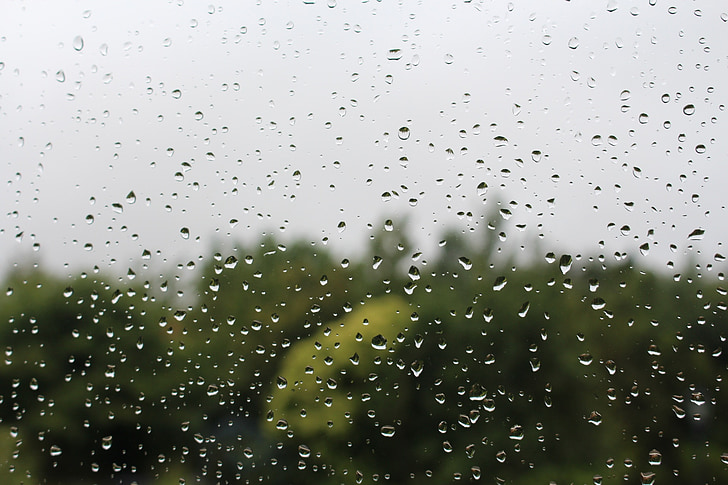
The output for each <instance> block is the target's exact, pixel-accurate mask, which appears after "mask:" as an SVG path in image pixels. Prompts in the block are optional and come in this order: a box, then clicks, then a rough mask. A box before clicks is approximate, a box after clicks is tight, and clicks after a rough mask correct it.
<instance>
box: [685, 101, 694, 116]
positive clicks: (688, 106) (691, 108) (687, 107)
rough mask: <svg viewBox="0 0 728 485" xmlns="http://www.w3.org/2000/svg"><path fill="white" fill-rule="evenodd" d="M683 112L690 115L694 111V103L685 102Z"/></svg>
mask: <svg viewBox="0 0 728 485" xmlns="http://www.w3.org/2000/svg"><path fill="white" fill-rule="evenodd" d="M683 113H685V114H686V115H688V116H690V115H692V114H694V113H695V105H692V104H686V105H685V106H683Z"/></svg>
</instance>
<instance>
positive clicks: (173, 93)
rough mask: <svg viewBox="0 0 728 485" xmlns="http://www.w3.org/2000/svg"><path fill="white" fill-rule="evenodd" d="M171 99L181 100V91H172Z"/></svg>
mask: <svg viewBox="0 0 728 485" xmlns="http://www.w3.org/2000/svg"><path fill="white" fill-rule="evenodd" d="M172 97H173V98H174V99H179V98H181V97H182V91H180V90H179V89H175V90H174V91H172Z"/></svg>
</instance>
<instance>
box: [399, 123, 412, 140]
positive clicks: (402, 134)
mask: <svg viewBox="0 0 728 485" xmlns="http://www.w3.org/2000/svg"><path fill="white" fill-rule="evenodd" d="M397 136H399V139H400V140H407V139H408V138H409V137H410V129H409V128H407V127H406V126H403V127H401V128H400V129H399V132H398V133H397Z"/></svg>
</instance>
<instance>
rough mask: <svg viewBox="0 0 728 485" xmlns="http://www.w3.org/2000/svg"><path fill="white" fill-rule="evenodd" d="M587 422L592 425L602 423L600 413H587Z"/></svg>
mask: <svg viewBox="0 0 728 485" xmlns="http://www.w3.org/2000/svg"><path fill="white" fill-rule="evenodd" d="M589 422H590V423H591V424H593V425H594V426H599V425H600V424H602V415H601V414H599V413H598V412H597V411H592V412H591V413H590V414H589Z"/></svg>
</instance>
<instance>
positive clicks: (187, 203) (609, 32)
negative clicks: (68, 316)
mask: <svg viewBox="0 0 728 485" xmlns="http://www.w3.org/2000/svg"><path fill="white" fill-rule="evenodd" d="M258 3H259V4H258V5H255V4H254V3H253V2H222V3H214V4H213V5H212V6H210V5H209V4H207V3H201V2H191V1H187V2H182V1H173V2H166V3H165V2H142V1H138V2H134V1H132V2H53V1H47V2H43V1H34V2H6V3H5V4H4V13H3V15H2V16H0V62H2V69H0V128H1V129H2V132H3V133H4V137H3V138H2V139H1V140H0V179H2V181H3V189H2V191H0V207H1V208H2V209H3V211H2V216H3V217H2V219H0V221H2V222H0V254H2V257H0V265H2V267H6V268H7V267H10V266H11V265H13V264H22V263H23V262H25V261H27V260H28V258H30V257H36V256H35V255H36V254H37V257H40V259H41V260H42V261H43V262H44V264H45V265H46V266H47V267H48V268H50V269H52V270H56V271H66V270H67V269H65V268H66V265H69V267H70V268H72V269H73V268H78V267H88V265H93V264H96V265H99V267H101V268H108V267H109V266H110V265H112V261H116V262H115V263H113V265H112V266H113V267H116V268H119V269H125V268H126V267H128V266H130V265H135V262H138V260H139V259H140V257H141V254H142V251H143V250H145V249H146V250H149V251H150V252H151V253H152V254H153V255H154V257H153V259H155V260H165V259H166V260H167V261H169V262H179V261H186V260H188V259H194V258H197V257H198V256H200V255H206V254H207V253H208V251H210V248H211V247H212V246H213V245H215V244H226V245H229V244H230V243H231V242H232V241H237V240H245V241H253V240H256V239H257V238H258V237H259V236H260V234H261V233H263V232H265V231H268V232H273V233H275V234H276V235H278V236H280V237H283V238H284V240H290V239H291V238H293V237H296V236H299V235H304V236H305V237H306V238H307V239H309V240H311V241H316V242H318V243H321V242H322V239H324V238H328V245H329V246H330V247H333V248H334V249H335V250H336V251H337V252H338V253H340V254H344V255H346V254H351V253H352V251H355V250H356V248H358V247H361V245H362V244H363V243H364V242H365V241H366V238H367V235H368V234H370V232H371V231H370V230H369V229H367V224H377V225H378V224H379V223H381V221H382V219H383V218H384V217H385V216H387V217H391V218H393V219H394V220H395V222H397V221H401V220H403V219H404V218H406V217H409V218H410V220H411V223H412V229H413V232H414V234H413V235H414V236H415V237H416V238H417V241H418V243H419V244H420V245H421V249H422V250H423V251H425V255H426V256H427V255H428V254H433V252H434V251H435V248H436V242H437V240H438V238H437V236H439V235H440V234H441V233H442V231H443V230H444V228H446V227H455V228H462V229H464V230H466V232H467V228H469V227H475V228H476V232H477V231H483V230H485V229H484V228H483V224H482V222H479V221H481V219H480V217H479V216H480V215H481V214H483V213H485V212H486V211H488V210H490V209H492V208H493V207H497V206H496V204H497V202H498V201H501V202H502V203H503V204H504V205H503V207H506V206H507V207H509V209H510V210H511V212H512V213H513V216H512V217H511V218H510V219H508V220H507V221H504V225H503V230H504V231H505V232H506V234H507V236H508V238H507V240H506V242H504V243H503V244H502V245H503V247H504V248H506V250H509V251H518V249H517V248H518V246H519V245H524V246H525V251H524V253H527V254H530V255H535V256H537V257H541V256H543V253H545V252H547V251H555V252H572V253H582V254H585V255H591V254H598V253H604V254H607V255H608V256H609V255H611V254H613V253H614V252H615V251H627V252H629V253H632V254H635V255H636V256H637V258H638V259H639V260H643V261H645V262H646V263H647V262H649V263H650V264H653V265H655V266H656V267H662V268H665V267H666V263H667V261H669V260H673V261H675V262H676V263H678V264H680V263H681V261H687V259H686V257H685V256H686V255H688V256H689V257H691V258H697V259H698V260H700V261H703V262H712V263H713V264H715V261H714V257H713V255H714V254H715V253H721V254H726V253H727V252H728V249H726V248H724V247H723V244H722V242H723V241H724V240H725V239H726V236H727V235H728V228H727V227H726V224H725V223H724V222H723V221H724V220H725V217H726V210H725V206H726V203H727V197H726V196H725V189H724V180H725V179H726V176H727V175H728V168H727V167H726V163H725V161H726V156H727V155H728V150H727V144H726V141H725V136H722V137H721V136H720V135H721V134H725V133H726V130H725V125H726V121H725V119H724V117H725V103H726V87H727V86H728V82H726V81H728V48H727V47H726V42H725V40H726V39H728V23H727V21H728V14H726V13H725V12H726V11H728V8H726V7H725V6H723V3H722V2H717V1H714V2H708V1H703V2H700V1H694V2H675V4H676V5H677V7H672V6H671V4H668V3H665V2H663V1H661V0H657V1H655V0H651V1H650V2H648V1H647V0H645V1H634V2H624V1H619V2H615V1H609V2H605V1H599V2H586V1H571V2H567V1H528V2H512V3H509V2H500V1H477V0H473V1H472V2H463V1H458V2H416V1H401V2H392V1H387V0H382V1H381V2H379V1H368V2H345V1H342V0H339V1H338V2H333V0H330V1H329V2H326V1H319V0H316V1H315V2H311V4H304V2H302V1H301V0H295V1H293V0H292V1H289V2H286V1H279V2H268V1H261V2H258ZM650 3H655V5H654V6H651V5H650ZM673 8H674V11H673V10H672V9H673ZM79 38H80V39H83V47H81V46H80V44H78V43H77V42H78V41H79ZM79 49H80V50H79ZM393 49H399V54H396V55H395V54H394V53H391V52H390V51H391V50H393ZM390 58H393V59H390ZM176 90H179V96H176V94H175V91H176ZM663 95H668V96H667V97H666V98H665V101H663ZM686 105H693V106H694V113H693V114H691V115H686V114H685V113H684V108H685V106H686ZM688 111H689V110H688ZM197 113H201V119H198V118H200V115H199V114H197ZM643 113H644V114H646V118H644V119H642V120H641V119H640V118H641V115H642V114H643ZM666 123H669V127H666ZM403 126H407V127H408V128H409V130H410V136H409V138H408V139H406V140H401V139H400V138H399V137H398V130H399V128H400V127H403ZM721 127H722V129H721ZM595 136H597V137H601V140H599V139H598V138H594V137H595ZM610 136H612V137H613V138H612V139H611V140H610V138H609V137H610ZM496 137H504V138H506V139H507V143H506V142H498V140H497V139H496ZM500 145H504V146H500ZM699 145H704V146H705V151H704V152H703V153H698V151H702V150H699V149H698V150H696V147H697V146H699ZM448 150H450V151H451V152H452V153H451V154H449V153H448ZM535 151H538V152H540V153H541V155H540V158H539V157H538V156H534V155H532V153H533V152H535ZM208 153H209V154H214V160H213V159H211V158H213V156H212V155H210V156H208ZM402 157H406V161H404V160H402ZM534 158H536V159H537V161H535V160H534ZM519 159H520V160H521V161H518V160H519ZM478 160H482V161H483V163H478ZM504 170H508V171H509V172H504ZM178 173H182V175H183V177H182V179H181V180H178V176H177V175H176V174H178ZM297 173H300V176H298V175H297ZM556 176H558V178H556ZM482 182H485V183H487V185H488V187H489V188H488V191H487V193H486V194H485V195H484V196H483V195H479V193H478V190H477V187H478V185H479V184H480V183H482ZM599 189H601V190H599ZM130 191H133V192H134V193H135V195H136V202H134V203H133V204H132V203H129V202H128V201H127V200H126V196H127V194H128V193H129V192H130ZM393 191H396V192H397V193H398V194H399V197H398V198H395V197H393V198H392V199H391V200H388V201H385V200H384V199H383V198H382V194H383V193H385V192H390V193H392V192H393ZM410 199H416V202H415V200H412V201H411V202H410ZM551 199H553V201H550V200H551ZM510 201H514V202H515V203H516V204H517V205H512V204H511V205H509V204H508V203H509V202H510ZM92 202H93V203H92ZM626 203H632V206H631V210H630V207H628V206H626V205H625V204H626ZM113 204H120V207H121V208H122V209H123V212H118V210H119V206H117V207H116V208H115V207H114V206H113ZM459 212H461V213H467V212H472V214H473V215H474V218H472V219H469V218H468V217H462V214H460V215H459V214H458V213H459ZM88 215H91V216H93V223H91V224H89V223H88V222H87V216H88ZM233 219H235V220H237V221H238V223H237V224H231V223H230V221H231V220H233ZM341 221H343V222H344V223H345V224H346V228H345V230H344V231H343V232H341V231H340V229H339V228H338V227H337V226H338V225H339V223H340V222H341ZM519 226H520V227H519ZM623 226H629V228H630V230H629V233H628V234H627V231H626V230H625V231H624V233H623V232H622V231H620V228H622V227H623ZM183 227H185V228H189V230H190V234H191V236H190V238H189V239H184V238H182V237H181V234H180V230H181V229H182V228H183ZM280 228H285V230H284V231H281V229H280ZM521 228H523V230H521ZM696 228H700V229H702V230H704V231H705V235H704V237H703V238H702V239H700V240H691V239H689V238H688V235H689V234H690V233H691V232H692V231H693V230H694V229H696ZM377 229H378V227H377ZM650 229H653V230H654V234H653V235H650V234H649V233H648V231H649V230H650ZM21 233H22V237H16V236H17V235H18V234H21ZM538 234H542V235H543V237H542V239H538V238H537V235H538ZM537 240H538V241H539V242H538V244H535V241H537ZM599 241H604V243H605V247H604V248H603V249H602V248H600V247H599ZM644 243H648V244H649V246H650V252H649V255H646V256H640V255H639V250H638V248H639V247H640V246H641V245H643V244H644ZM34 244H36V245H39V246H38V247H36V249H37V251H34V249H33V245H34ZM670 244H674V245H675V246H676V250H675V252H674V253H672V252H671V251H670V250H669V248H668V247H669V245H670ZM88 245H91V246H88ZM690 246H692V249H690ZM89 247H92V248H93V249H88V248H89ZM610 257H611V256H610ZM718 266H719V267H721V266H722V265H718Z"/></svg>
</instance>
